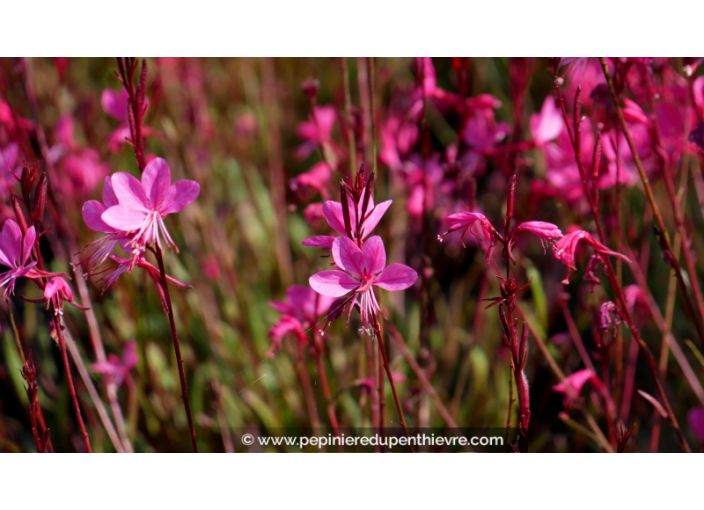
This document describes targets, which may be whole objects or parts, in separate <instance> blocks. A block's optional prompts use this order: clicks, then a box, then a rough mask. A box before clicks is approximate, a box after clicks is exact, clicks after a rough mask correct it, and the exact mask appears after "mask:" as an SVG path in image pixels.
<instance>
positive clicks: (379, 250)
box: [362, 236, 386, 274]
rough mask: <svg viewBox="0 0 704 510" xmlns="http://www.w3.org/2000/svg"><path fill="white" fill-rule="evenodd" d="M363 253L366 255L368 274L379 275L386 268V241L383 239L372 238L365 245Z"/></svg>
mask: <svg viewBox="0 0 704 510" xmlns="http://www.w3.org/2000/svg"><path fill="white" fill-rule="evenodd" d="M362 251H363V253H364V260H365V267H366V268H367V271H368V272H370V273H372V274H377V273H379V272H381V271H382V270H383V269H384V267H386V250H385V249H384V241H382V240H381V237H379V236H374V237H370V238H369V239H368V240H367V242H366V243H364V248H363V249H362Z"/></svg>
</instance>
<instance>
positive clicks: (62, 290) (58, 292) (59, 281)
mask: <svg viewBox="0 0 704 510" xmlns="http://www.w3.org/2000/svg"><path fill="white" fill-rule="evenodd" d="M44 299H46V300H47V301H48V302H52V300H53V303H54V307H55V308H56V309H57V310H61V309H62V308H63V306H62V302H63V301H66V302H67V303H70V304H72V305H73V306H75V307H76V308H80V309H81V310H88V308H85V307H83V306H81V305H79V304H78V303H76V302H75V301H74V299H73V292H71V287H69V286H68V283H66V280H64V279H63V278H62V277H60V276H55V277H53V278H52V279H51V280H50V281H49V283H47V284H46V287H44ZM48 306H49V304H48V303H47V308H48Z"/></svg>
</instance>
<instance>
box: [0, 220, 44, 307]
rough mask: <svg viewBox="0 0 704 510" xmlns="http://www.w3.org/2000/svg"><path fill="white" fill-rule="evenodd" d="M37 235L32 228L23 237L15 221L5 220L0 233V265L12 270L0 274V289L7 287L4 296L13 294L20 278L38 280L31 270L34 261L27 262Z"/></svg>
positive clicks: (34, 264)
mask: <svg viewBox="0 0 704 510" xmlns="http://www.w3.org/2000/svg"><path fill="white" fill-rule="evenodd" d="M36 237H37V234H36V232H35V230H34V227H33V226H32V227H29V229H27V234H26V235H25V236H24V237H23V236H22V230H21V229H20V226H19V225H18V224H17V222H16V221H15V220H11V219H10V220H6V221H5V224H4V225H3V227H2V232H0V264H2V265H4V266H8V267H10V268H12V269H10V270H9V271H5V272H4V273H2V274H0V287H4V286H6V285H7V288H6V289H5V294H4V295H5V296H7V295H8V294H14V292H15V281H16V280H17V279H18V278H21V277H22V276H27V277H28V278H38V277H39V275H37V274H36V273H37V271H35V270H33V268H34V266H36V265H37V262H36V261H33V262H29V259H30V257H31V254H32V248H33V247H34V241H35V239H36Z"/></svg>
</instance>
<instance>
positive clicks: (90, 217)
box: [81, 179, 115, 234]
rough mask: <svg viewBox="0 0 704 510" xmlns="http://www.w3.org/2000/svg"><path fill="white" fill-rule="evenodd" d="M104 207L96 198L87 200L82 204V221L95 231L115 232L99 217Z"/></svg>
mask: <svg viewBox="0 0 704 510" xmlns="http://www.w3.org/2000/svg"><path fill="white" fill-rule="evenodd" d="M109 180H110V179H108V181H109ZM106 209H107V207H105V206H104V205H103V204H101V203H100V202H98V201H97V200H88V202H86V203H85V204H83V209H82V210H81V212H82V213H83V221H84V222H85V224H86V225H88V228H90V229H91V230H95V231H96V232H104V233H106V234H111V233H112V232H115V229H114V228H112V227H111V226H110V225H108V224H107V223H105V222H104V221H103V220H102V218H101V216H102V214H103V213H104V212H105V210H106Z"/></svg>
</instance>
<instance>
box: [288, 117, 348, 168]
mask: <svg viewBox="0 0 704 510" xmlns="http://www.w3.org/2000/svg"><path fill="white" fill-rule="evenodd" d="M336 119H337V110H336V109H335V107H334V106H332V105H325V106H314V107H313V111H312V113H311V114H310V115H309V117H308V120H307V121H305V122H301V123H300V124H298V128H297V129H296V131H297V133H298V136H300V137H301V138H302V139H303V140H304V142H303V144H302V145H300V146H299V147H298V149H296V157H298V158H299V159H306V158H307V157H308V156H310V155H311V154H312V153H313V151H315V150H316V149H317V148H318V147H320V148H321V149H323V151H325V150H331V149H332V151H333V152H334V153H339V149H338V147H337V146H336V145H335V142H333V141H332V138H331V135H332V129H333V127H335V120H336Z"/></svg>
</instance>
